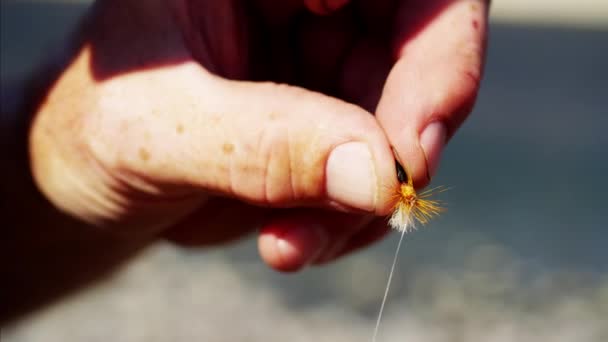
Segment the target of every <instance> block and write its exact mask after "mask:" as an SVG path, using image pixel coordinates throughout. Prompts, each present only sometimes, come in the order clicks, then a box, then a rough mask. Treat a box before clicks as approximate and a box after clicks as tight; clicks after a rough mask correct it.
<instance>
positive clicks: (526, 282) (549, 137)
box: [0, 0, 608, 342]
mask: <svg viewBox="0 0 608 342" xmlns="http://www.w3.org/2000/svg"><path fill="white" fill-rule="evenodd" d="M88 3H89V2H88V1H35V2H32V1H5V0H2V2H1V32H0V34H1V35H0V37H1V46H0V47H1V59H0V67H1V69H0V71H1V76H2V77H1V82H2V85H3V86H5V85H7V84H10V83H12V82H14V81H18V80H19V79H21V78H23V77H24V75H27V74H28V72H30V71H31V70H32V68H33V67H34V66H35V65H37V64H38V63H39V62H40V61H42V60H44V59H45V58H47V57H48V56H49V55H51V54H52V53H54V52H58V51H60V49H61V44H62V42H63V41H64V39H65V35H66V33H67V32H68V31H69V28H70V27H72V26H73V25H74V24H75V23H76V21H77V20H78V18H79V17H80V16H81V15H82V13H83V11H84V10H86V8H87V6H88ZM492 17H493V19H492V20H493V21H492V27H491V39H490V46H489V54H488V60H487V67H486V74H485V78H484V81H483V85H482V89H481V93H480V95H479V101H478V103H477V105H476V107H475V111H474V113H473V115H472V116H471V118H470V120H469V121H468V122H467V123H466V124H465V125H464V126H463V128H462V130H461V131H460V132H459V133H458V135H457V136H456V137H455V139H454V140H453V141H452V143H451V144H450V146H449V147H448V149H447V151H446V153H445V158H444V159H443V161H442V167H441V169H440V172H439V175H438V176H437V177H436V179H435V181H434V182H435V183H436V184H443V185H448V186H451V187H452V190H451V191H449V192H447V193H446V194H445V196H443V199H444V200H445V201H446V202H448V203H449V210H448V212H447V213H445V215H443V216H442V217H440V218H439V219H438V220H435V221H433V222H432V224H430V225H429V226H428V227H426V228H424V229H421V230H419V231H417V232H416V233H413V234H410V235H407V236H406V240H405V244H404V247H403V249H402V251H401V256H400V260H399V264H398V267H397V271H396V272H397V273H396V275H395V278H394V279H393V285H392V289H391V293H390V297H389V301H388V304H387V308H386V312H385V316H384V317H385V321H384V323H383V325H382V327H381V332H380V336H379V339H378V341H408V342H410V341H416V342H418V341H425V342H426V341H450V342H451V341H455V342H456V341H490V342H494V341H572V342H579V341H598V342H601V341H608V323H607V322H608V247H607V246H608V208H607V204H608V200H607V196H608V185H607V184H608V179H607V178H604V177H606V176H607V175H608V152H607V150H608V133H607V132H606V130H607V129H608V2H606V1H602V0H595V1H593V0H581V1H536V2H529V1H515V0H502V1H500V0H498V1H495V2H494V8H493V10H492ZM397 237H398V236H397V234H393V235H391V236H390V237H389V238H387V239H385V240H384V241H383V242H382V243H380V244H377V245H376V246H374V247H372V248H369V249H368V250H366V251H364V252H361V253H358V254H356V255H355V256H353V257H349V258H346V259H344V260H342V261H339V262H337V263H335V264H332V265H330V266H327V267H323V268H314V269H309V270H306V271H304V272H302V273H299V274H296V275H283V274H278V273H275V272H273V271H270V270H269V269H267V268H266V267H265V266H264V265H263V264H262V263H261V261H260V260H259V258H258V256H257V252H256V249H255V242H254V241H253V240H251V239H250V240H245V241H242V242H240V243H238V244H235V245H232V246H231V247H229V248H227V249H223V250H183V249H179V248H176V247H173V246H171V245H168V244H163V243H159V244H157V245H155V246H152V247H151V248H149V249H148V250H147V251H146V252H145V253H143V254H142V255H140V256H139V257H138V258H137V259H136V260H134V261H133V262H132V263H130V264H129V265H128V266H127V267H124V268H123V269H121V270H120V271H119V272H117V273H116V274H115V275H113V276H112V277H109V278H107V279H106V280H105V281H103V282H101V283H98V284H97V285H95V286H93V287H91V288H89V289H87V290H85V291H82V292H79V293H76V294H74V295H72V296H70V297H68V298H66V299H65V300H63V301H62V302H60V303H58V304H56V305H53V306H51V307H48V308H46V309H44V310H41V311H39V312H36V313H34V314H32V315H30V316H28V317H26V318H25V319H23V320H22V321H20V322H17V323H14V324H13V325H11V326H8V327H4V328H3V330H2V339H3V341H8V342H22V341H23V342H25V341H28V342H29V341H45V342H46V341H51V342H54V341H57V342H59V341H124V342H140V341H369V340H370V338H371V334H372V330H373V325H374V323H375V316H376V314H377V310H378V308H379V304H380V300H381V296H382V293H383V290H384V286H385V285H386V277H387V272H388V268H389V267H390V262H391V257H392V253H393V251H394V248H395V246H396V243H397Z"/></svg>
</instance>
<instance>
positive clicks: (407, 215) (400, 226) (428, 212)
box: [372, 161, 447, 342]
mask: <svg viewBox="0 0 608 342" xmlns="http://www.w3.org/2000/svg"><path fill="white" fill-rule="evenodd" d="M395 166H396V168H397V179H398V180H399V186H398V187H397V190H396V191H395V195H394V196H395V206H394V208H393V213H392V215H391V217H390V219H389V221H388V224H389V226H391V228H393V229H396V230H398V231H400V232H401V236H400V237H399V243H398V244H397V249H396V250H395V256H394V258H393V265H392V266H391V270H390V272H389V275H388V281H387V284H386V289H385V290H384V297H383V298H382V304H381V305H380V311H379V312H378V319H377V320H376V327H375V328H374V335H373V337H372V342H376V337H377V336H378V329H379V327H380V321H381V320H382V312H383V311H384V304H385V303H386V298H387V296H388V290H389V288H390V286H391V280H392V279H393V273H394V271H395V266H396V265H397V256H398V255H399V249H400V248H401V242H402V241H403V236H404V235H405V233H406V232H409V231H413V230H415V229H416V223H420V224H422V225H424V224H426V223H428V222H429V220H430V219H432V218H433V217H435V216H437V215H439V214H440V213H441V212H442V211H443V210H444V208H443V206H442V204H441V202H439V201H437V200H432V199H431V197H432V196H433V195H434V194H436V193H439V192H443V191H445V190H447V189H446V188H444V187H441V186H439V187H435V188H432V189H429V190H426V191H423V192H421V193H420V194H418V193H417V192H416V189H415V188H414V182H413V181H412V177H411V176H410V174H409V173H407V172H406V171H405V169H404V168H403V166H401V164H400V163H399V161H395Z"/></svg>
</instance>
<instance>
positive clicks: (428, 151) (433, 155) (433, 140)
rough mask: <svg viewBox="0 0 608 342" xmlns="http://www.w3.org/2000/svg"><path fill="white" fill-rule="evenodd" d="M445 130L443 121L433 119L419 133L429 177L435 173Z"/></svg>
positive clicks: (444, 137)
mask: <svg viewBox="0 0 608 342" xmlns="http://www.w3.org/2000/svg"><path fill="white" fill-rule="evenodd" d="M446 134H447V130H446V127H445V125H444V124H443V123H441V122H439V121H435V122H433V123H431V124H429V125H428V126H426V128H425V129H424V130H423V131H422V134H420V146H421V147H422V151H423V152H424V156H425V158H426V170H427V175H428V176H429V179H430V178H432V177H433V176H434V175H435V172H436V171H437V167H438V166H439V160H440V159H441V152H442V151H443V147H444V145H445V139H446Z"/></svg>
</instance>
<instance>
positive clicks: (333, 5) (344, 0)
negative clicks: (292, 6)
mask: <svg viewBox="0 0 608 342" xmlns="http://www.w3.org/2000/svg"><path fill="white" fill-rule="evenodd" d="M348 2H349V0H304V5H305V6H306V8H308V10H309V11H311V12H312V13H315V14H320V15H328V14H331V13H333V12H335V11H337V10H339V9H340V8H342V7H344V6H345V5H346V4H348Z"/></svg>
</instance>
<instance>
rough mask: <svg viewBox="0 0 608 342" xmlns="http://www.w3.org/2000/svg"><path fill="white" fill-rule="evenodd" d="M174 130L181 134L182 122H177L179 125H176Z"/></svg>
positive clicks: (182, 131) (182, 129) (182, 130)
mask: <svg viewBox="0 0 608 342" xmlns="http://www.w3.org/2000/svg"><path fill="white" fill-rule="evenodd" d="M175 130H176V131H177V134H182V133H184V126H183V125H182V124H179V125H177V127H176V128H175Z"/></svg>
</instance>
